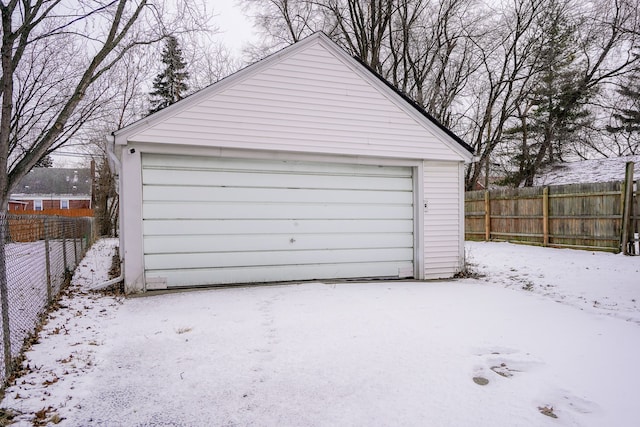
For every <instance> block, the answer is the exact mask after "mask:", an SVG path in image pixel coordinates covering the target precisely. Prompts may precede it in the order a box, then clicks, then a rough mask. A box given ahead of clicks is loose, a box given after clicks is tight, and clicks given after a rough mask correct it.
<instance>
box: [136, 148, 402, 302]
mask: <svg viewBox="0 0 640 427" xmlns="http://www.w3.org/2000/svg"><path fill="white" fill-rule="evenodd" d="M142 176H143V223H144V227H143V228H144V265H145V275H146V281H147V287H148V288H150V289H152V288H153V287H159V288H172V287H184V286H187V287H190V286H200V285H212V284H232V283H252V282H274V281H292V280H311V279H335V278H343V279H346V278H354V277H358V278H363V277H391V278H405V277H413V276H414V265H413V258H414V237H413V236H414V223H413V211H414V209H413V207H414V201H413V194H414V193H413V176H412V168H409V167H398V166H395V167H393V166H385V167H383V166H372V165H353V164H345V163H343V164H335V163H334V164H332V163H316V162H313V163H312V162H292V161H265V160H251V159H234V158H213V157H209V158H206V157H204V158H203V157H190V156H167V155H157V154H156V155H154V154H148V155H143V157H142Z"/></svg>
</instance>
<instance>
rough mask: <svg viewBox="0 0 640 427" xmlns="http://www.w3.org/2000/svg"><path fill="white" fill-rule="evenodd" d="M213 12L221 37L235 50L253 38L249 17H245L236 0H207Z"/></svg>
mask: <svg viewBox="0 0 640 427" xmlns="http://www.w3.org/2000/svg"><path fill="white" fill-rule="evenodd" d="M208 4H209V6H210V7H211V8H212V9H213V12H214V15H215V17H214V22H215V24H216V25H217V26H218V27H219V28H220V31H221V35H220V36H221V39H222V40H223V41H224V43H225V44H226V45H227V46H228V47H229V48H230V49H232V50H234V51H235V52H239V51H240V50H241V49H242V46H243V45H244V44H245V43H246V42H249V41H252V40H254V39H255V37H256V36H255V33H254V31H253V24H252V22H251V19H250V18H248V17H246V16H245V14H244V13H243V11H242V7H241V6H240V5H239V1H238V0H208Z"/></svg>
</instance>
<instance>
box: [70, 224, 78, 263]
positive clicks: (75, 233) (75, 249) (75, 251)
mask: <svg viewBox="0 0 640 427" xmlns="http://www.w3.org/2000/svg"><path fill="white" fill-rule="evenodd" d="M71 228H72V229H73V257H74V259H75V261H76V263H75V264H74V266H75V267H77V266H78V261H79V260H78V242H77V241H76V239H77V238H78V221H76V220H74V221H73V225H72V226H71Z"/></svg>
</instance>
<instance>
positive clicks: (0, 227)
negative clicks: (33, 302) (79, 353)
mask: <svg viewBox="0 0 640 427" xmlns="http://www.w3.org/2000/svg"><path fill="white" fill-rule="evenodd" d="M8 237H9V218H8V216H7V214H6V213H5V212H0V307H2V338H3V340H2V341H3V350H4V378H2V381H3V382H4V380H6V379H7V378H9V376H10V375H11V328H10V325H9V286H8V284H7V282H8V280H7V278H8V275H7V252H6V244H7V241H8V240H9V239H8Z"/></svg>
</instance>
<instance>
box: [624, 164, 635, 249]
mask: <svg viewBox="0 0 640 427" xmlns="http://www.w3.org/2000/svg"><path fill="white" fill-rule="evenodd" d="M633 165H634V164H633V162H627V168H626V171H625V174H624V193H623V195H624V201H623V210H622V239H621V240H622V252H623V253H624V254H625V255H631V254H632V253H633V252H631V251H630V248H629V242H633V240H634V238H633V236H631V239H630V238H629V237H630V236H629V235H630V234H631V233H632V232H633V231H632V228H631V203H632V202H633Z"/></svg>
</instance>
